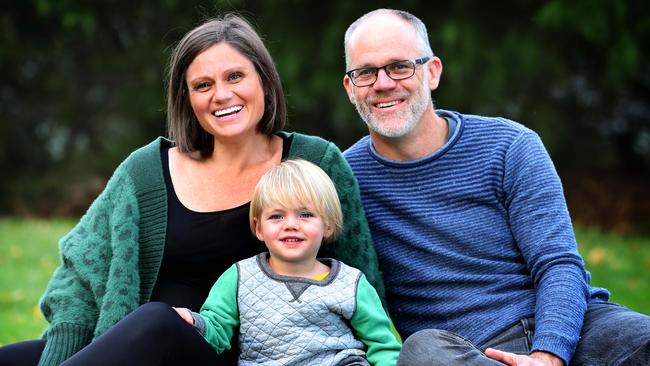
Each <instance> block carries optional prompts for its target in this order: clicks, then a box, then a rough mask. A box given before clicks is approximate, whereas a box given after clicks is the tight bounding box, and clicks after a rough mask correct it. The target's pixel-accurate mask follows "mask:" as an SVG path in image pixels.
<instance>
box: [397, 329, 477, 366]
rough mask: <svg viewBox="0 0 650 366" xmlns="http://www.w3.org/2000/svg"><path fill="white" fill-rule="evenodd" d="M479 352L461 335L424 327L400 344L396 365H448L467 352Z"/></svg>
mask: <svg viewBox="0 0 650 366" xmlns="http://www.w3.org/2000/svg"><path fill="white" fill-rule="evenodd" d="M473 352H479V353H480V351H479V350H478V349H476V348H475V347H474V346H472V344H471V343H469V341H467V340H466V339H464V338H463V337H461V336H459V335H457V334H455V333H452V332H449V331H446V330H441V329H424V330H421V331H418V332H415V333H413V334H412V335H410V336H409V337H408V338H407V339H406V341H404V344H403V346H402V351H401V352H400V356H399V360H398V362H397V365H398V366H407V365H409V366H417V365H449V364H453V363H454V362H456V361H457V360H458V357H459V356H460V357H463V355H465V354H467V353H473Z"/></svg>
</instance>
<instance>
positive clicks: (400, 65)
mask: <svg viewBox="0 0 650 366" xmlns="http://www.w3.org/2000/svg"><path fill="white" fill-rule="evenodd" d="M429 59H430V57H422V58H418V59H416V60H403V61H395V62H391V63H389V64H388V65H384V66H381V67H362V68H360V69H354V70H350V71H348V72H346V73H345V74H346V75H347V76H348V77H349V78H350V80H352V84H354V85H355V86H358V87H361V86H370V85H372V84H374V83H375V81H377V75H378V74H379V70H381V69H383V70H384V71H385V72H386V75H388V77H389V78H391V79H393V80H403V79H408V78H410V77H411V76H413V75H415V66H417V65H423V64H425V63H426V62H427V61H429Z"/></svg>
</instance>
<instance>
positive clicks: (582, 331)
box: [343, 9, 650, 365]
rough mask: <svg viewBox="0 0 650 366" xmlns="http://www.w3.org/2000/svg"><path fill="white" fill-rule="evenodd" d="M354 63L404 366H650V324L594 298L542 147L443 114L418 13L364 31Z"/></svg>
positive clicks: (384, 19)
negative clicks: (433, 95)
mask: <svg viewBox="0 0 650 366" xmlns="http://www.w3.org/2000/svg"><path fill="white" fill-rule="evenodd" d="M345 56H346V68H347V70H348V72H347V73H346V74H345V76H344V78H343V85H344V87H345V90H346V91H347V93H348V96H349V98H350V101H351V102H352V103H353V104H354V105H355V106H356V108H357V111H358V112H359V114H360V115H361V117H362V119H363V120H364V121H365V122H366V124H367V125H368V128H369V136H366V137H364V138H362V139H361V140H359V141H358V142H357V143H356V144H355V145H353V146H352V147H350V148H349V149H348V150H347V151H346V152H345V153H344V155H345V157H346V158H347V160H348V162H349V163H350V165H351V166H352V170H353V172H354V173H355V175H356V177H357V179H358V181H359V185H360V188H361V196H362V200H363V204H364V207H365V209H366V214H367V216H368V222H369V224H370V229H371V231H372V235H373V240H374V242H375V246H376V248H377V252H378V255H379V259H380V265H381V267H382V270H383V271H384V279H385V284H386V289H387V299H388V305H389V310H390V312H391V316H392V317H393V320H394V321H395V324H396V326H397V329H398V330H399V331H400V333H401V335H402V337H404V338H406V337H408V339H407V340H406V341H405V343H404V348H403V351H402V354H401V355H400V361H399V364H401V365H420V364H422V365H433V364H440V365H449V364H460V365H468V364H472V365H499V364H501V363H500V362H503V363H505V364H507V365H567V364H569V362H573V363H572V364H576V365H618V364H625V363H626V364H634V365H637V364H639V365H641V364H643V365H645V364H649V362H650V356H649V353H650V350H649V348H650V346H649V343H650V317H648V316H646V315H642V314H638V313H635V312H632V311H630V310H628V309H625V308H623V307H620V306H618V305H615V304H611V303H608V302H607V301H608V300H609V292H608V291H607V290H605V289H600V288H592V287H590V286H589V277H590V276H589V273H588V272H587V271H586V270H585V267H584V263H583V261H582V258H581V257H580V255H579V254H578V251H577V246H576V242H575V237H574V234H573V228H572V224H571V220H570V217H569V214H568V210H567V208H566V203H565V200H564V196H563V192H562V186H561V183H560V180H559V178H558V176H557V173H556V171H555V168H554V167H553V164H552V162H551V160H550V158H549V156H548V154H547V152H546V150H545V149H544V146H543V144H542V143H541V141H540V139H539V138H538V136H537V135H536V134H535V133H534V132H533V131H531V130H529V129H527V128H525V127H524V126H522V125H520V124H518V123H516V122H513V121H509V120H506V119H503V118H486V117H480V116H472V115H464V114H460V113H457V112H451V111H444V110H434V107H433V103H432V101H431V96H430V92H431V90H435V89H437V88H438V84H439V81H440V75H441V73H442V62H441V60H440V59H439V58H438V57H435V56H434V54H433V52H432V51H431V47H430V45H429V40H428V36H427V31H426V27H425V26H424V24H423V23H422V22H421V21H420V20H419V19H418V18H416V17H415V16H413V15H411V14H409V13H406V12H402V11H396V10H387V9H380V10H376V11H373V12H370V13H368V14H366V15H364V16H363V17H361V18H360V19H358V20H357V21H355V22H354V23H353V24H352V25H351V26H350V27H349V28H348V30H347V32H346V34H345ZM497 361H500V362H497Z"/></svg>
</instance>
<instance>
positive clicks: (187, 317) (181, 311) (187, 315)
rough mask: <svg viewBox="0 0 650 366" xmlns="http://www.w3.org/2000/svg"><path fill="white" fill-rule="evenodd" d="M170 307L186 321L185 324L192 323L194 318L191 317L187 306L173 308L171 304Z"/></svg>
mask: <svg viewBox="0 0 650 366" xmlns="http://www.w3.org/2000/svg"><path fill="white" fill-rule="evenodd" d="M172 308H174V310H176V312H177V313H178V315H180V317H181V318H183V320H185V322H187V324H189V325H194V318H192V313H191V312H190V309H187V308H175V307H173V306H172Z"/></svg>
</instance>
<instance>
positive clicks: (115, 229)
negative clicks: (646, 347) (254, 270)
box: [0, 15, 383, 365]
mask: <svg viewBox="0 0 650 366" xmlns="http://www.w3.org/2000/svg"><path fill="white" fill-rule="evenodd" d="M167 103H168V116H167V120H168V128H169V134H170V137H171V141H170V140H167V139H164V138H158V139H156V140H155V141H153V142H152V143H150V144H149V145H147V146H145V147H143V148H140V149H138V150H137V151H135V152H134V153H132V154H131V155H130V156H129V157H128V158H127V159H126V160H125V161H124V162H123V163H122V164H121V165H120V166H119V167H118V168H117V170H116V171H115V173H114V174H113V176H112V178H111V179H110V180H109V182H108V184H107V186H106V188H105V189H104V191H103V192H102V193H101V195H100V196H99V197H98V198H97V199H96V200H95V202H93V204H92V205H91V207H90V208H89V210H88V212H87V213H86V214H85V215H84V216H83V217H82V219H81V221H80V222H79V224H78V225H77V226H76V227H75V228H74V229H73V230H72V231H71V232H70V233H69V234H68V235H66V236H65V237H64V238H63V239H62V241H61V244H60V245H61V256H62V263H61V266H60V267H59V268H57V270H56V271H55V273H54V275H53V277H52V279H51V280H50V283H49V285H48V288H47V290H46V292H45V295H44V296H43V298H42V300H41V309H42V311H43V314H44V315H45V318H46V319H47V321H48V322H49V323H50V326H49V327H48V328H47V330H46V331H45V333H44V336H43V339H42V340H38V341H29V342H22V343H18V344H14V345H9V346H6V347H3V348H0V364H3V365H4V364H9V363H10V362H12V360H13V362H17V361H16V360H27V361H29V359H30V357H31V360H34V361H32V362H33V363H35V362H36V361H37V360H40V361H39V362H38V363H39V365H58V364H59V363H61V362H63V361H65V360H68V361H67V362H66V364H95V365H96V364H101V363H102V362H104V363H106V364H137V365H146V364H153V365H160V364H175V363H176V364H178V363H183V364H184V363H187V364H210V365H218V364H230V363H232V362H233V360H234V359H236V352H230V355H229V356H226V357H218V356H217V355H216V353H215V352H214V351H213V350H212V348H211V347H210V346H209V345H208V344H207V343H206V342H205V341H204V340H203V339H202V337H200V336H199V335H198V334H197V333H196V332H194V331H193V329H192V328H191V327H188V326H187V324H185V323H184V322H183V321H182V320H181V319H180V318H179V317H178V316H177V315H176V313H175V312H174V310H173V309H172V308H171V307H170V306H172V305H173V306H177V307H187V308H189V309H192V310H194V311H198V310H199V307H200V305H201V304H202V303H203V301H204V300H205V298H206V297H207V295H208V291H209V289H210V287H211V285H212V283H213V282H214V281H215V280H216V279H217V278H218V276H219V275H220V274H221V273H222V272H223V271H225V270H226V269H227V268H228V267H229V266H230V265H232V264H233V263H235V262H237V261H239V260H241V259H244V258H247V257H250V256H252V255H255V254H256V253H258V252H260V251H262V250H263V246H262V245H261V243H260V242H259V241H258V240H257V239H256V238H255V237H254V236H253V235H252V233H251V232H250V230H249V227H248V221H247V220H248V211H249V202H250V199H251V197H252V192H253V188H254V186H255V184H256V183H257V181H258V180H259V178H260V177H261V176H262V175H263V174H264V173H265V172H266V171H267V170H268V169H269V168H271V167H272V166H274V165H276V164H278V163H279V162H280V161H281V160H283V159H287V158H302V159H306V160H309V161H312V162H314V163H315V164H317V165H319V166H320V167H321V168H323V169H324V170H325V171H326V172H327V173H328V174H329V175H330V177H331V178H332V180H333V181H334V182H335V185H336V188H337V191H338V193H339V195H340V199H341V201H342V207H343V212H344V222H345V230H344V232H343V234H342V235H341V237H340V238H339V239H338V241H337V242H336V243H333V245H328V246H327V248H324V249H329V251H330V252H329V253H323V254H322V255H326V256H333V257H336V258H337V259H339V260H341V261H344V262H346V263H348V264H350V265H351V266H354V267H357V268H359V269H362V270H363V271H364V273H365V274H366V276H367V278H368V280H369V281H370V283H371V284H373V285H374V286H375V287H376V288H377V290H378V292H379V294H380V296H382V298H383V285H382V284H381V279H380V275H379V271H378V269H377V260H376V255H375V252H374V249H373V247H372V243H371V239H370V234H369V231H368V226H367V223H366V221H365V216H364V214H363V211H362V208H361V203H360V199H359V193H358V187H357V184H356V181H355V180H354V178H353V177H352V173H351V171H350V169H349V167H348V165H347V163H345V160H344V159H343V157H342V156H341V153H340V151H339V150H338V148H336V146H335V145H334V144H332V143H329V142H326V141H324V140H322V139H320V138H317V137H310V136H305V135H301V134H297V133H286V132H282V131H281V130H282V128H283V127H284V123H285V118H286V111H285V101H284V95H283V91H282V85H281V83H280V79H279V75H278V73H277V70H276V68H275V65H274V63H273V60H272V59H271V56H270V55H269V53H268V51H267V49H266V48H265V47H264V44H263V43H262V40H261V39H260V37H259V36H258V35H257V33H256V32H255V31H254V30H253V29H252V27H251V26H250V25H249V24H248V23H247V22H246V21H245V20H243V19H242V18H240V17H238V16H235V15H227V16H225V17H223V18H221V19H215V20H211V21H208V22H206V23H204V24H202V25H200V26H198V27H197V28H195V29H193V30H191V31H190V32H189V33H187V34H186V35H185V36H184V37H183V39H182V40H181V41H180V42H179V44H178V45H177V46H176V48H175V50H174V52H173V55H172V57H171V60H170V65H169V80H168V101H167ZM172 141H173V142H172ZM143 304H145V305H143ZM140 305H143V306H140ZM136 309H137V310H136ZM134 310H135V311H134ZM91 341H92V343H91V344H90V345H89V343H90V342H91ZM172 344H174V345H175V347H176V348H173V349H172V348H171V346H168V345H172ZM86 346H87V347H86ZM84 347H85V348H84ZM82 349H83V350H82ZM80 350H82V351H81V352H79V351H80ZM73 355H74V357H72V358H70V357H71V356H73ZM10 357H11V358H10ZM33 363H32V364H33Z"/></svg>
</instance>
